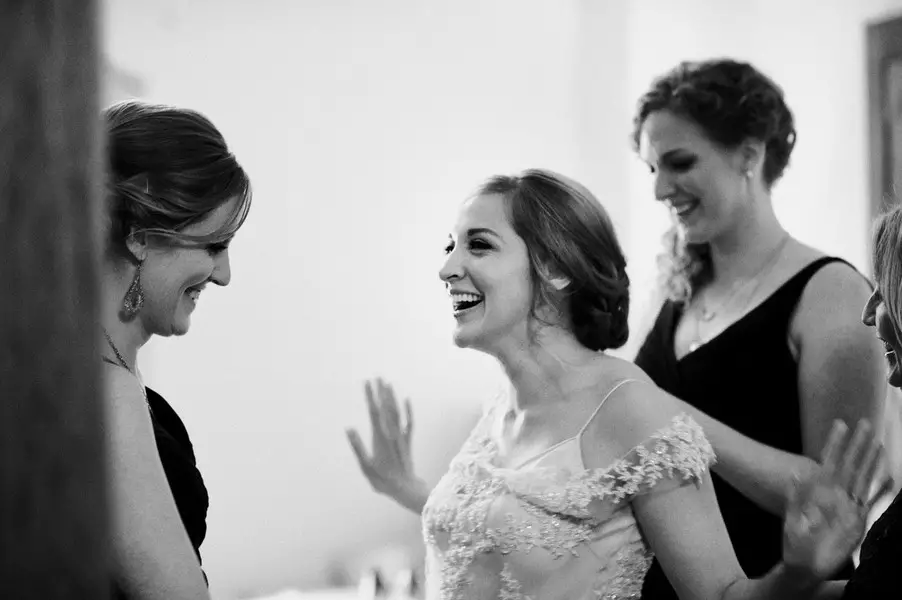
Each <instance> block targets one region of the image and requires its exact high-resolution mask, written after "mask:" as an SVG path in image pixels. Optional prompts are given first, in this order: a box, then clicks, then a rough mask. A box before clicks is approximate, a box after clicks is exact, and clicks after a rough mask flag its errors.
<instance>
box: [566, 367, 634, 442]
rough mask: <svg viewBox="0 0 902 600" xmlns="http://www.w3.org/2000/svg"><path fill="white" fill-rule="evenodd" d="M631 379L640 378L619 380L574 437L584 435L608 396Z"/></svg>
mask: <svg viewBox="0 0 902 600" xmlns="http://www.w3.org/2000/svg"><path fill="white" fill-rule="evenodd" d="M631 381H636V382H638V381H639V380H638V379H624V380H622V381H618V382H617V385H615V386H614V387H612V388H611V391H609V392H608V393H607V394H605V395H604V398H602V399H601V402H600V403H599V404H598V406H597V407H596V408H595V410H593V411H592V414H591V415H590V416H589V419H588V420H587V421H586V422H585V424H584V425H583V426H582V427H580V429H579V433H577V434H576V435H575V436H574V437H576V438H581V437H582V436H583V433H585V431H586V429H587V428H588V427H589V425H590V424H591V423H592V421H594V420H595V417H596V416H597V415H598V411H600V410H601V407H602V406H604V403H605V402H607V401H608V398H610V397H611V395H612V394H613V393H614V392H616V391H617V390H618V389H619V388H620V386H622V385H623V384H625V383H629V382H631Z"/></svg>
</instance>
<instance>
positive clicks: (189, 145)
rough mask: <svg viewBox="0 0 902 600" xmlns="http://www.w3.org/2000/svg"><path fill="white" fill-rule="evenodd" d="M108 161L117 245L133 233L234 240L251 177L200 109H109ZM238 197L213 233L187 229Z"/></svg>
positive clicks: (128, 105)
mask: <svg viewBox="0 0 902 600" xmlns="http://www.w3.org/2000/svg"><path fill="white" fill-rule="evenodd" d="M104 119H105V122H106V128H107V135H108V142H107V144H108V146H107V157H108V163H109V179H108V189H109V194H108V201H109V214H110V220H111V224H110V242H111V243H112V245H113V247H114V248H117V249H120V250H121V249H122V247H123V246H124V243H125V241H126V240H127V239H128V237H129V236H130V235H132V234H140V233H143V234H146V235H150V236H161V237H166V238H174V239H177V240H179V241H181V242H183V243H198V244H205V243H217V242H222V241H225V240H227V239H229V238H231V237H232V236H233V235H234V234H235V232H236V231H238V229H239V228H240V227H241V225H242V224H243V223H244V220H245V218H246V217H247V214H248V211H249V209H250V204H251V196H252V194H251V185H250V179H249V178H248V176H247V174H246V173H245V171H244V169H242V167H241V165H239V163H238V161H237V159H236V158H235V156H234V155H233V154H232V153H231V152H230V151H229V149H228V147H227V145H226V142H225V140H224V139H223V136H222V134H221V133H220V132H219V130H218V129H216V127H215V126H214V125H213V123H212V122H210V120H209V119H207V118H206V117H205V116H203V115H201V114H200V113H198V112H196V111H193V110H189V109H184V108H176V107H171V106H163V105H157V104H147V103H144V102H139V101H127V102H122V103H119V104H116V105H114V106H112V107H110V108H109V109H107V110H106V111H105V112H104ZM232 198H237V199H238V202H237V203H236V205H235V210H234V211H233V213H232V214H231V215H230V217H229V219H227V221H226V223H225V224H224V225H223V226H222V227H221V228H220V229H219V230H218V231H215V232H212V233H211V234H210V235H206V236H192V235H187V234H185V233H183V231H182V230H184V229H185V228H186V227H188V226H190V225H192V224H194V223H197V222H199V221H202V220H203V219H205V218H206V217H207V216H208V215H209V214H210V213H211V212H212V211H214V210H215V209H217V208H218V207H220V206H221V205H223V204H224V203H226V202H228V201H229V200H231V199H232Z"/></svg>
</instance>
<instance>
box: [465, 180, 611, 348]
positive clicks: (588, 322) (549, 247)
mask: <svg viewBox="0 0 902 600" xmlns="http://www.w3.org/2000/svg"><path fill="white" fill-rule="evenodd" d="M478 193H479V194H480V195H488V194H497V195H500V196H502V197H503V198H504V199H505V201H506V203H507V209H508V211H509V212H508V214H509V215H510V219H511V225H512V227H513V229H514V231H515V232H516V234H517V235H518V236H520V237H521V238H522V239H523V241H524V242H525V244H526V248H527V251H528V253H529V261H530V272H531V276H532V280H533V282H534V283H535V292H534V298H533V316H534V317H537V316H538V309H540V308H541V307H543V306H557V304H558V301H557V300H556V299H557V298H559V297H561V296H562V297H563V298H564V301H565V306H564V307H562V308H564V311H563V312H564V314H566V315H567V316H568V317H569V319H570V325H571V327H572V331H573V334H574V335H575V336H576V338H577V340H579V342H580V343H581V344H582V345H583V346H585V347H587V348H589V349H591V350H607V349H609V348H619V347H620V346H622V345H623V344H624V343H626V340H627V337H628V336H629V326H628V323H627V320H628V317H629V278H628V277H627V274H626V259H625V258H624V256H623V252H622V251H621V249H620V245H619V243H618V241H617V236H616V234H615V233H614V227H613V225H612V224H611V220H610V218H609V217H608V214H607V212H606V211H605V210H604V208H603V207H602V206H601V204H600V203H599V202H598V201H597V200H596V199H595V197H594V196H592V194H591V193H590V192H589V191H588V190H586V189H585V188H584V187H583V186H581V185H579V184H578V183H576V182H573V181H570V180H568V179H566V178H564V177H562V176H561V175H558V174H556V173H553V172H551V171H547V170H540V169H530V170H528V171H524V172H523V173H521V174H520V175H517V176H503V175H499V176H496V177H492V178H491V179H489V180H488V181H487V182H486V183H485V184H484V185H483V186H482V187H481V188H480V189H479V192H478ZM552 275H553V276H555V277H563V278H566V279H567V280H569V285H567V286H566V287H564V288H563V289H562V290H557V289H555V286H554V285H552V284H551V282H550V280H549V277H550V276H552Z"/></svg>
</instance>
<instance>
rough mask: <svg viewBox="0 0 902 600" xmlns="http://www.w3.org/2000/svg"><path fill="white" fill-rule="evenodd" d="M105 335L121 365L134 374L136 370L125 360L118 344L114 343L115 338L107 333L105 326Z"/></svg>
mask: <svg viewBox="0 0 902 600" xmlns="http://www.w3.org/2000/svg"><path fill="white" fill-rule="evenodd" d="M103 337H105V338H106V341H107V343H108V344H109V345H110V348H112V349H113V354H115V355H116V360H118V361H119V365H120V366H122V367H123V368H124V369H125V370H126V371H128V372H129V373H131V374H132V375H134V374H135V372H134V371H133V370H132V368H131V367H130V366H128V363H127V362H125V359H124V358H123V357H122V353H121V352H119V348H117V347H116V344H114V343H113V338H111V337H110V334H109V333H107V330H106V329H105V328H104V330H103Z"/></svg>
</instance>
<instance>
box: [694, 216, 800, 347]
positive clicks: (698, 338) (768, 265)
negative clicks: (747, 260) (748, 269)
mask: <svg viewBox="0 0 902 600" xmlns="http://www.w3.org/2000/svg"><path fill="white" fill-rule="evenodd" d="M788 242H789V234H788V233H786V234H784V235H783V239H782V240H780V243H779V244H777V246H776V248H774V249H773V250H772V251H771V253H770V255H769V256H768V257H767V260H766V261H764V264H762V265H761V267H760V268H759V269H758V271H757V272H756V273H755V274H754V275H753V276H752V277H750V278H749V279H747V280H745V282H744V283H743V284H742V285H740V286H738V287H737V286H736V284H733V287H732V289H731V291H730V293H729V294H728V295H727V297H726V299H725V300H723V301H722V302H721V303H720V304H719V305H718V306H717V308H716V309H715V310H713V311H708V310H707V309H706V308H705V307H704V306H702V307H701V311H700V314H699V317H698V318H697V319H696V320H695V340H694V341H693V342H691V343H690V344H689V352H695V351H696V350H698V349H699V348H700V347H701V346H702V345H704V344H705V343H706V341H707V340H704V339H703V338H702V334H701V322H702V321H704V322H708V321H711V320H712V319H713V318H714V317H716V316H717V314H718V313H719V312H720V311H721V310H723V309H724V308H725V307H726V306H727V304H728V303H729V302H730V301H731V300H732V299H733V297H734V296H735V295H736V292H738V291H739V290H741V289H743V288H745V287H746V286H748V285H749V284H751V283H754V284H755V285H754V287H752V291H751V292H749V294H748V296H747V297H746V299H745V303H744V304H743V305H742V308H741V309H740V312H743V311H745V309H746V307H747V306H748V305H749V303H750V302H751V301H752V298H753V297H754V295H755V292H757V291H758V288H759V287H760V286H761V281H762V276H763V275H767V274H768V273H770V270H771V269H772V268H773V266H774V265H775V264H777V258H779V257H780V255H781V254H782V253H783V248H785V247H786V244H787V243H788Z"/></svg>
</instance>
